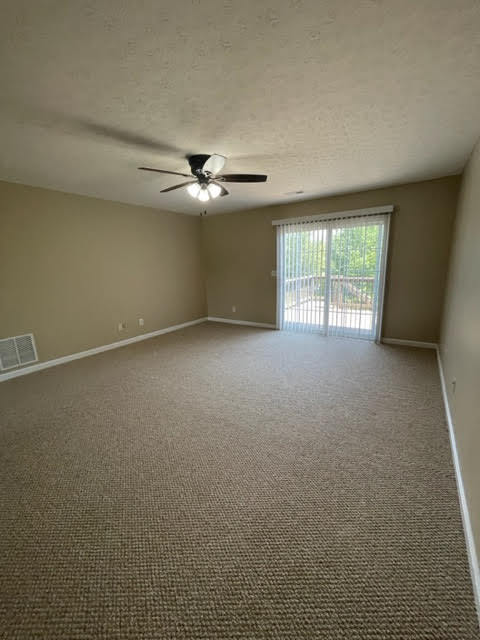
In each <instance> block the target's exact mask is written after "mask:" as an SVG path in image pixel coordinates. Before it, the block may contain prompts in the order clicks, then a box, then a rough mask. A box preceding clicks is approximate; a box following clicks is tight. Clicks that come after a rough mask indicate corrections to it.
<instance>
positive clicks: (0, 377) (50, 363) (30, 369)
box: [0, 317, 207, 382]
mask: <svg viewBox="0 0 480 640" xmlns="http://www.w3.org/2000/svg"><path fill="white" fill-rule="evenodd" d="M206 320H207V318H206V317H204V318H197V320H189V321H188V322H183V323H182V324H175V325H172V326H171V327H165V329H158V331H151V332H150V333H142V334H140V335H138V336H134V337H133V338H126V339H125V340H119V341H118V342H111V343H110V344H104V345H102V346H100V347H94V348H93V349H87V350H86V351H79V352H78V353H72V354H71V355H68V356H62V357H61V358H55V359H54V360H46V361H45V362H39V363H38V364H34V365H31V366H26V367H23V368H22V369H16V370H15V371H9V372H8V373H2V374H0V382H3V381H4V380H9V379H10V378H18V376H25V375H27V374H28V373H34V372H35V371H41V370H42V369H48V368H50V367H56V366H57V365H59V364H65V363H66V362H71V361H72V360H79V359H80V358H86V357H88V356H93V355H95V354H96V353H102V352H103V351H110V350H111V349H118V348H119V347H125V346H126V345H128V344H132V343H133V342H140V341H142V340H148V339H149V338H155V337H156V336H161V335H162V334H164V333H170V332H171V331H178V329H183V328H184V327H190V326H192V325H194V324H200V323H201V322H205V321H206Z"/></svg>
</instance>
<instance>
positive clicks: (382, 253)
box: [274, 213, 389, 340]
mask: <svg viewBox="0 0 480 640" xmlns="http://www.w3.org/2000/svg"><path fill="white" fill-rule="evenodd" d="M274 224H276V225H277V278H278V290H277V293H278V295H277V305H278V309H277V317H278V324H279V328H280V329H286V330H294V331H310V332H311V331H316V332H321V333H324V334H328V335H336V336H349V337H357V338H365V339H369V340H379V338H380V331H381V318H382V307H383V289H384V282H385V268H386V250H387V241H388V225H389V214H388V213H383V214H382V213H375V214H370V215H363V216H362V215H358V216H348V217H345V218H332V217H330V216H328V218H327V219H324V220H322V219H319V218H316V219H313V220H302V221H301V222H298V221H292V220H288V221H286V222H285V223H284V224H283V223H282V221H278V222H276V223H274Z"/></svg>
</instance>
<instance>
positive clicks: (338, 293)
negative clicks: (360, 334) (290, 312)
mask: <svg viewBox="0 0 480 640" xmlns="http://www.w3.org/2000/svg"><path fill="white" fill-rule="evenodd" d="M326 280H327V278H326V276H325V275H314V276H312V275H310V276H298V277H295V278H286V280H285V308H286V309H291V308H294V307H299V306H300V305H302V304H304V303H306V302H310V301H312V302H320V303H321V301H322V300H324V298H325V289H326ZM374 282H375V278H374V277H373V276H346V275H331V276H330V299H329V302H330V304H333V305H335V306H337V307H344V308H348V309H360V308H362V309H365V310H370V311H371V310H372V307H373V297H374V295H373V293H374V291H373V287H374Z"/></svg>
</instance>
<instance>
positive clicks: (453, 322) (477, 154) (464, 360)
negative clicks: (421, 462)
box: [440, 142, 480, 557]
mask: <svg viewBox="0 0 480 640" xmlns="http://www.w3.org/2000/svg"><path fill="white" fill-rule="evenodd" d="M440 351H441V357H442V363H443V369H444V374H445V381H446V386H447V393H448V396H449V403H450V409H451V412H452V419H453V423H454V428H455V438H456V442H457V449H458V454H459V458H460V466H461V470H462V477H463V482H464V486H465V492H466V497H467V502H468V507H469V512H470V518H471V523H472V528H473V533H474V537H475V541H476V548H477V555H478V556H479V557H480V142H479V143H478V144H477V146H476V148H475V150H474V152H473V154H472V157H471V158H470V161H469V163H468V164H467V167H466V169H465V173H464V176H463V181H462V187H461V191H460V198H459V202H458V212H457V219H456V225H455V235H454V242H453V247H452V255H451V261H450V269H449V278H448V287H447V295H446V300H445V310H444V317H443V327H442V337H441V345H440ZM453 380H456V385H455V393H453V385H452V381H453Z"/></svg>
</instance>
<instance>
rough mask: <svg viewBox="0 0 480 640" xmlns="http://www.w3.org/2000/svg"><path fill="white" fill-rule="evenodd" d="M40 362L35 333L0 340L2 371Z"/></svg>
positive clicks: (0, 368) (0, 365)
mask: <svg viewBox="0 0 480 640" xmlns="http://www.w3.org/2000/svg"><path fill="white" fill-rule="evenodd" d="M37 360H38V356H37V349H36V347H35V339H34V337H33V333H26V334H25V335H23V336H15V337H13V338H4V339H3V340H0V371H4V370H5V369H11V368H12V367H19V366H20V365H22V364H29V363H30V362H36V361H37Z"/></svg>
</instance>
